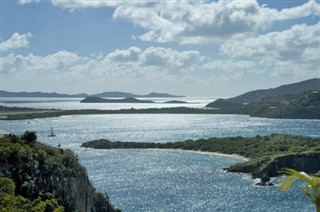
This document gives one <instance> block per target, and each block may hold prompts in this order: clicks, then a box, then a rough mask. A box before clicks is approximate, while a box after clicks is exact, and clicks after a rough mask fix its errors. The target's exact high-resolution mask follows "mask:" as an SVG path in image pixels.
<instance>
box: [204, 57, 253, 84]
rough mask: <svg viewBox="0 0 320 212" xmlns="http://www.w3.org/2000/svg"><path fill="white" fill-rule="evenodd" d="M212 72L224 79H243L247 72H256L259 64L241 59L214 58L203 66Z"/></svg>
mask: <svg viewBox="0 0 320 212" xmlns="http://www.w3.org/2000/svg"><path fill="white" fill-rule="evenodd" d="M202 68H203V69H205V70H207V71H210V72H212V73H213V74H214V75H215V76H216V77H219V78H224V79H233V80H241V79H242V77H243V76H245V74H248V73H255V72H256V70H257V69H258V68H257V65H256V64H255V63H254V62H252V61H246V60H240V61H234V60H213V61H210V62H208V63H206V64H204V65H203V66H202Z"/></svg>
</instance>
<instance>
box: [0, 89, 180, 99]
mask: <svg viewBox="0 0 320 212" xmlns="http://www.w3.org/2000/svg"><path fill="white" fill-rule="evenodd" d="M0 96H1V97H22V98H85V97H89V96H96V97H109V98H129V97H130V98H138V97H140V98H172V97H185V96H182V95H172V94H168V93H156V92H151V93H149V94H146V95H138V94H132V93H126V92H118V91H111V92H102V93H97V94H92V95H89V94H86V93H81V94H60V93H56V92H53V93H46V92H9V91H3V90H0Z"/></svg>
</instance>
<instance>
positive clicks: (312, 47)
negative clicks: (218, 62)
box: [220, 22, 320, 77]
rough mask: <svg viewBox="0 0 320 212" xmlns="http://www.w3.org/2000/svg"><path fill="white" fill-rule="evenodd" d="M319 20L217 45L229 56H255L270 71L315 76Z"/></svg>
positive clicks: (222, 52)
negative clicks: (314, 22) (315, 22)
mask: <svg viewBox="0 0 320 212" xmlns="http://www.w3.org/2000/svg"><path fill="white" fill-rule="evenodd" d="M319 37H320V22H319V23H318V24H315V25H311V26H308V25H306V24H301V25H295V26H293V27H291V28H290V29H288V30H284V31H282V32H270V33H267V34H266V35H259V36H256V37H249V38H246V39H241V40H233V41H230V42H228V43H224V44H222V45H221V47H220V53H221V54H223V55H227V56H231V57H233V58H237V57H242V58H243V57H246V58H248V59H251V60H252V59H254V58H255V59H257V60H259V61H260V64H261V66H262V67H268V69H269V71H270V72H272V74H273V75H279V76H285V75H290V74H291V75H304V74H305V75H306V76H308V75H309V76H313V77H315V76H316V75H317V74H319V72H320V66H319V65H320V64H319V60H318V59H319Z"/></svg>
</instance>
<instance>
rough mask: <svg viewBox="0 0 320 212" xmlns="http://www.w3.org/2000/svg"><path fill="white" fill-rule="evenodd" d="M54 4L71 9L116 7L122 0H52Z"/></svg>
mask: <svg viewBox="0 0 320 212" xmlns="http://www.w3.org/2000/svg"><path fill="white" fill-rule="evenodd" d="M51 2H52V4H53V5H54V6H57V7H61V8H64V9H70V10H71V11H73V10H75V9H84V8H99V7H114V6H117V5H119V4H121V3H122V2H123V1H122V0H112V1H110V0H85V1H79V0H67V1H66V0H51Z"/></svg>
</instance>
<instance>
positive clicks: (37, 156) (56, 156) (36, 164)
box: [0, 135, 116, 212]
mask: <svg viewBox="0 0 320 212" xmlns="http://www.w3.org/2000/svg"><path fill="white" fill-rule="evenodd" d="M35 139H36V136H35V137H32V136H29V137H28V136H25V137H23V138H22V139H21V138H20V137H17V136H14V135H10V137H8V138H2V139H0V177H8V178H11V179H12V180H13V181H14V183H15V195H20V196H22V197H24V198H27V199H29V200H31V201H32V200H35V199H37V198H38V197H41V196H43V194H46V193H51V194H52V195H53V197H54V198H55V199H56V200H58V203H59V205H62V206H63V207H64V208H65V211H77V212H78V211H79V212H95V211H97V212H98V211H105V212H108V211H110V212H111V211H116V210H115V209H114V208H113V207H112V206H111V204H110V203H109V200H108V197H107V196H106V197H105V196H104V195H102V194H101V193H98V192H96V191H95V189H94V188H93V186H92V185H91V183H90V181H89V178H88V176H87V173H86V170H85V168H84V167H83V166H81V165H80V163H79V161H78V158H77V156H76V155H75V154H74V153H73V152H72V151H71V150H63V149H58V148H53V147H49V146H47V145H44V144H41V143H38V142H36V141H35Z"/></svg>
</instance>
